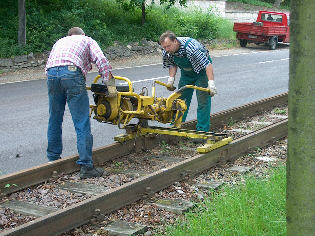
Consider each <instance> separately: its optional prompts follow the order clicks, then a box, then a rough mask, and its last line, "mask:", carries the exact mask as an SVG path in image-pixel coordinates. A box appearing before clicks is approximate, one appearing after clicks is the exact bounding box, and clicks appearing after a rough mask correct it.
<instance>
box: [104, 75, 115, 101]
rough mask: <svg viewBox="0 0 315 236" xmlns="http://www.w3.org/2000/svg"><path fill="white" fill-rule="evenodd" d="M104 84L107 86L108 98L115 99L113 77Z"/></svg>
mask: <svg viewBox="0 0 315 236" xmlns="http://www.w3.org/2000/svg"><path fill="white" fill-rule="evenodd" d="M105 84H106V85H107V89H108V96H109V97H115V96H116V95H117V89H116V84H115V79H114V77H112V78H111V79H109V80H107V81H105Z"/></svg>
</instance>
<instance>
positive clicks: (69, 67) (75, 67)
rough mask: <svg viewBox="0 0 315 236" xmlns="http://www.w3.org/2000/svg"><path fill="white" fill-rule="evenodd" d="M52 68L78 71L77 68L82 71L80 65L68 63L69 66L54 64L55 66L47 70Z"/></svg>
mask: <svg viewBox="0 0 315 236" xmlns="http://www.w3.org/2000/svg"><path fill="white" fill-rule="evenodd" d="M52 68H67V69H68V70H69V71H77V70H79V71H81V69H80V68H79V67H77V66H74V65H68V66H54V67H50V68H48V69H47V71H48V70H50V69H52Z"/></svg>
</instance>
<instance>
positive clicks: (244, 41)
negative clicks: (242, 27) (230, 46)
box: [240, 39, 247, 48]
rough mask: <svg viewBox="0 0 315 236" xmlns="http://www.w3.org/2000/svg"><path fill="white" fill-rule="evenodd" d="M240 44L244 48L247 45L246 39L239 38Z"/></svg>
mask: <svg viewBox="0 0 315 236" xmlns="http://www.w3.org/2000/svg"><path fill="white" fill-rule="evenodd" d="M240 45H241V47H242V48H245V47H246V45H247V40H245V39H241V40H240Z"/></svg>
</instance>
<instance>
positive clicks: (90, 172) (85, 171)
mask: <svg viewBox="0 0 315 236" xmlns="http://www.w3.org/2000/svg"><path fill="white" fill-rule="evenodd" d="M103 173H104V170H103V169H102V168H95V167H88V166H81V170H80V178H81V179H87V178H95V177H101V176H102V175H103Z"/></svg>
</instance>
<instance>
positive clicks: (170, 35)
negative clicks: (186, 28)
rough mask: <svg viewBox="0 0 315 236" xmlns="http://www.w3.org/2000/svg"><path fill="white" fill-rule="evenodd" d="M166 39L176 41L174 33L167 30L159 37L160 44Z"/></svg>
mask: <svg viewBox="0 0 315 236" xmlns="http://www.w3.org/2000/svg"><path fill="white" fill-rule="evenodd" d="M166 38H169V39H170V40H171V41H174V40H175V39H176V35H175V34H174V32H172V31H170V30H168V31H166V32H165V33H163V34H162V35H161V37H160V41H159V42H160V44H161V43H163V42H164V40H165V39H166Z"/></svg>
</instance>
